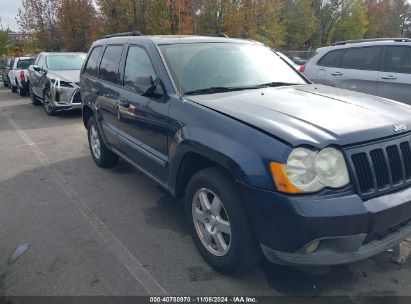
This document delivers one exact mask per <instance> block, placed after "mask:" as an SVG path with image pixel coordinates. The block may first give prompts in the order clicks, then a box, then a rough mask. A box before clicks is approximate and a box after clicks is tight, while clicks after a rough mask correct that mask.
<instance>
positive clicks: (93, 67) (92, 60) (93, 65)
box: [84, 46, 102, 77]
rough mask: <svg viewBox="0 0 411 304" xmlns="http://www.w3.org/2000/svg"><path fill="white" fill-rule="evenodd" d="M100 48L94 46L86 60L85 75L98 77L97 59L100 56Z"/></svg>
mask: <svg viewBox="0 0 411 304" xmlns="http://www.w3.org/2000/svg"><path fill="white" fill-rule="evenodd" d="M101 49H102V47H101V46H96V47H95V48H94V49H93V50H92V51H91V54H90V56H89V58H88V60H87V64H86V67H85V69H84V73H85V74H89V75H90V76H95V77H97V76H98V62H97V60H98V57H99V55H100V52H101Z"/></svg>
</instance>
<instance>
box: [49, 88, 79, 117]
mask: <svg viewBox="0 0 411 304" xmlns="http://www.w3.org/2000/svg"><path fill="white" fill-rule="evenodd" d="M51 93H52V96H53V104H54V109H55V110H56V111H57V112H61V111H72V110H77V109H81V96H80V88H79V87H73V88H69V87H61V88H59V89H56V88H55V89H54V90H52V92H51Z"/></svg>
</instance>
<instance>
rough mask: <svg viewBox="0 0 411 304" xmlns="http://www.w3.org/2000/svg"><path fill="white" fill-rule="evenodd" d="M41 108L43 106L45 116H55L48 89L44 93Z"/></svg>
mask: <svg viewBox="0 0 411 304" xmlns="http://www.w3.org/2000/svg"><path fill="white" fill-rule="evenodd" d="M43 106H44V110H45V111H46V113H47V115H49V116H54V115H56V109H55V108H54V105H53V101H52V99H51V95H50V89H46V90H45V91H44V97H43Z"/></svg>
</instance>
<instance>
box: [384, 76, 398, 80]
mask: <svg viewBox="0 0 411 304" xmlns="http://www.w3.org/2000/svg"><path fill="white" fill-rule="evenodd" d="M381 78H382V79H389V80H395V79H397V77H395V76H393V75H382V76H381Z"/></svg>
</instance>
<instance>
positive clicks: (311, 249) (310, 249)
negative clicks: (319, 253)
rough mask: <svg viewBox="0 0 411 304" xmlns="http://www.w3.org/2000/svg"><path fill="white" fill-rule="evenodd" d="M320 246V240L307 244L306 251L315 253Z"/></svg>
mask: <svg viewBox="0 0 411 304" xmlns="http://www.w3.org/2000/svg"><path fill="white" fill-rule="evenodd" d="M318 247H320V241H315V242H312V243H311V244H310V245H308V246H307V248H306V249H305V252H306V253H313V252H314V251H316V250H317V249H318Z"/></svg>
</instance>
